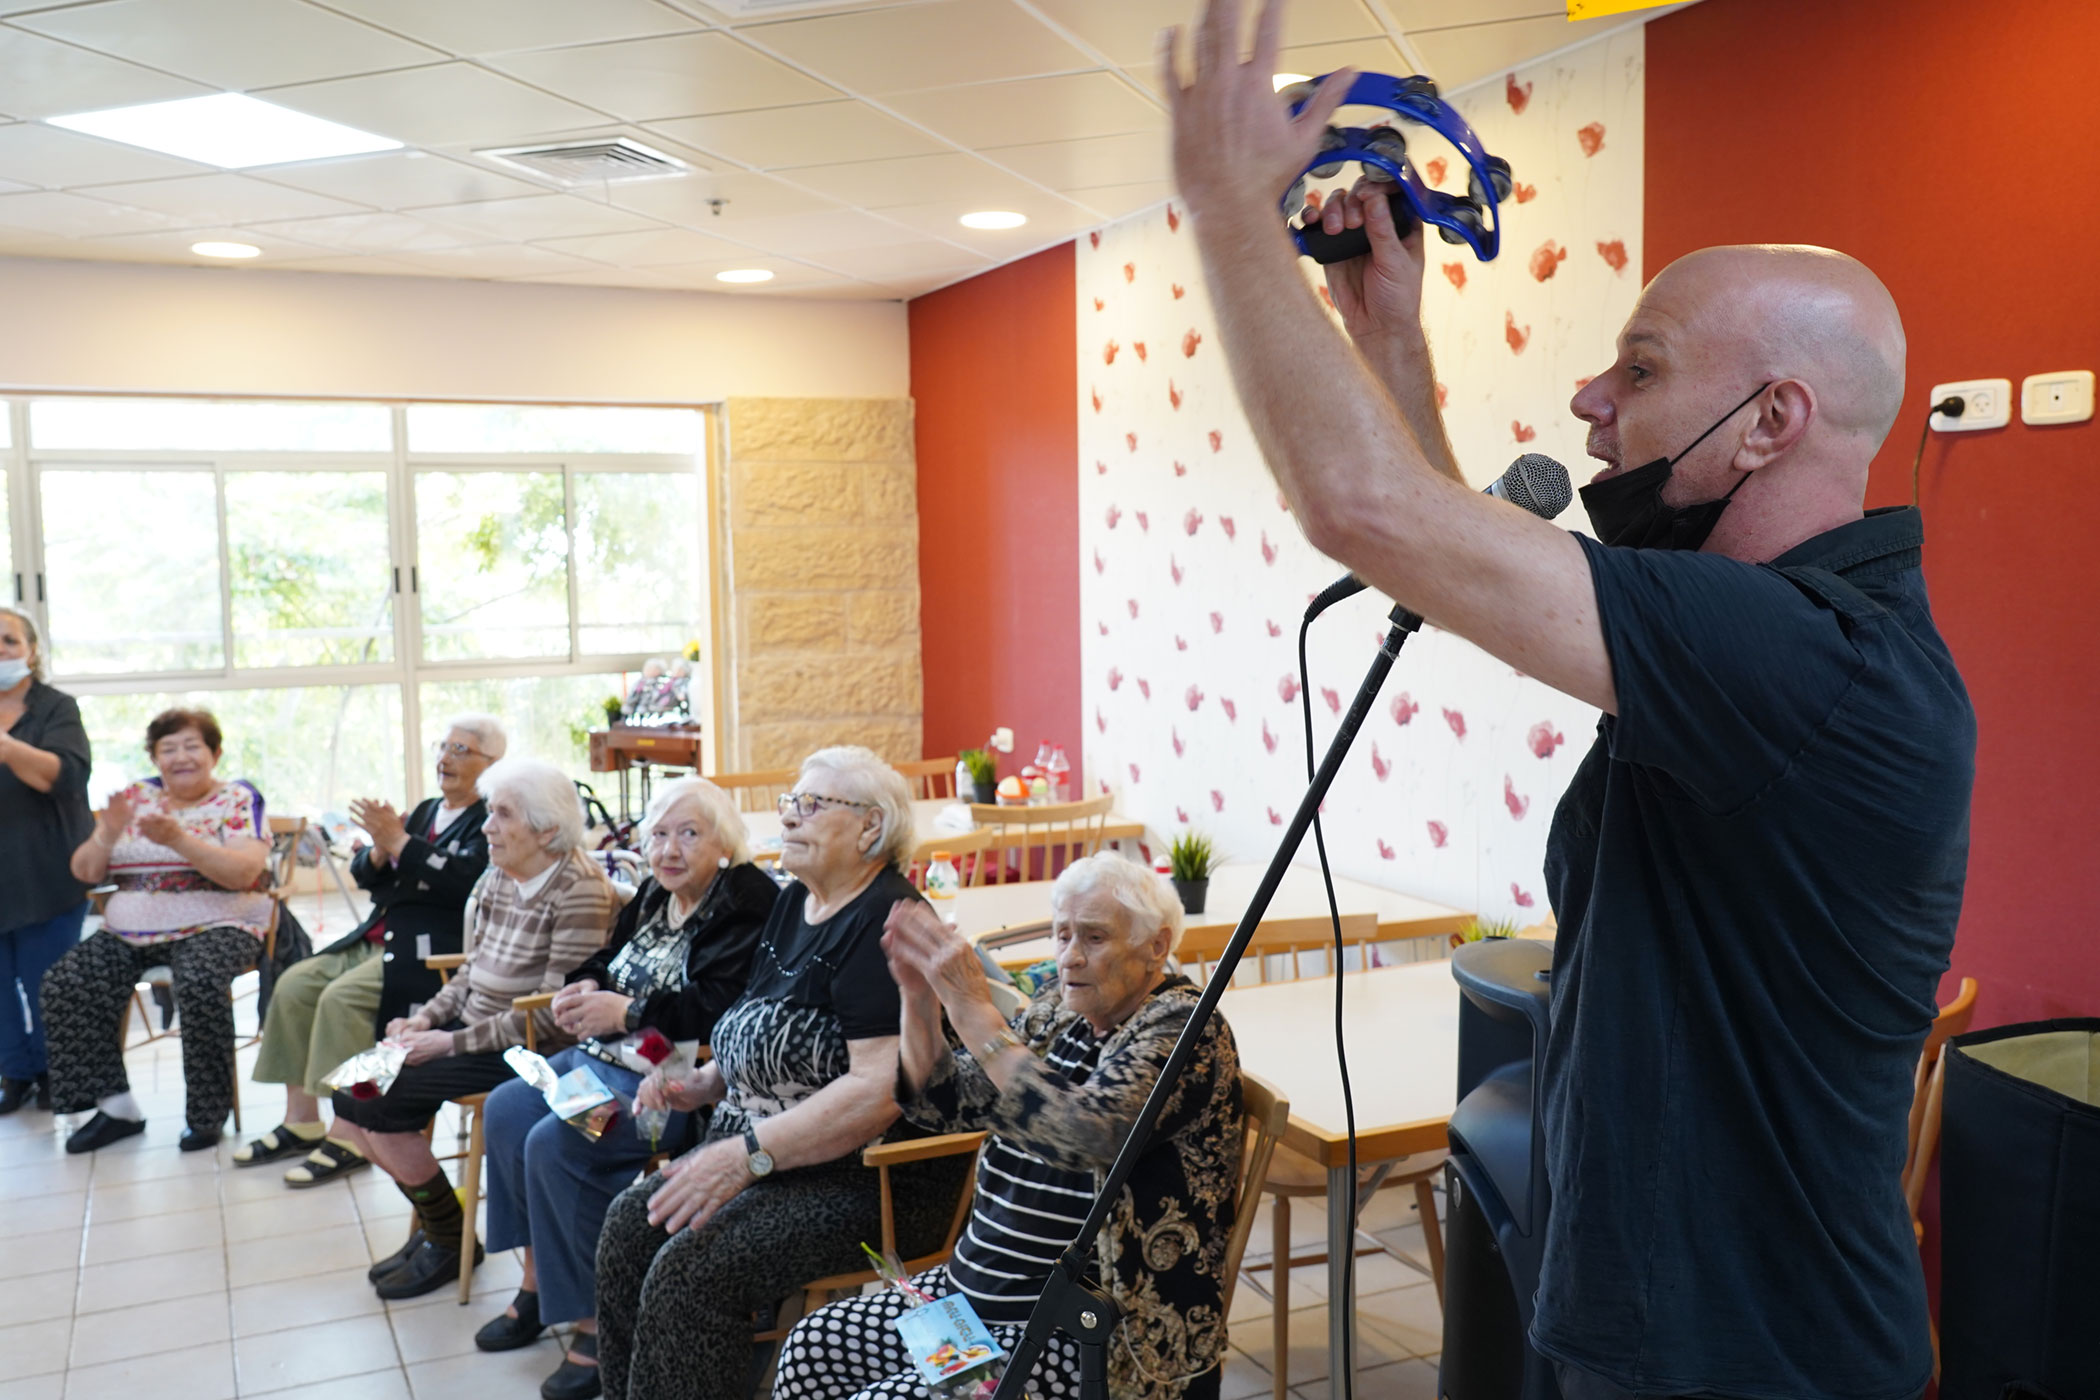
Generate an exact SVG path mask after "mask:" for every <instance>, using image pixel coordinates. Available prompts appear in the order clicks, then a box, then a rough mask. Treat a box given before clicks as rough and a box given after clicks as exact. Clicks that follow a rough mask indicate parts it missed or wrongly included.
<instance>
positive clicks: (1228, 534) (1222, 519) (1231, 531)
mask: <svg viewBox="0 0 2100 1400" xmlns="http://www.w3.org/2000/svg"><path fill="white" fill-rule="evenodd" d="M1218 528H1219V529H1220V530H1223V531H1224V532H1225V538H1226V539H1228V540H1230V539H1237V538H1238V537H1239V536H1238V530H1239V527H1238V526H1236V525H1234V524H1233V523H1232V517H1231V516H1229V515H1221V516H1219V517H1218Z"/></svg>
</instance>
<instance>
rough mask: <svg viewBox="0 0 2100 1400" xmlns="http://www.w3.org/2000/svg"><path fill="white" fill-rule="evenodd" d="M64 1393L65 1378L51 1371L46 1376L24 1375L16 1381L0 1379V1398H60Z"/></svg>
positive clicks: (45, 1399) (0, 1399) (53, 1399)
mask: <svg viewBox="0 0 2100 1400" xmlns="http://www.w3.org/2000/svg"><path fill="white" fill-rule="evenodd" d="M65 1393H66V1378H65V1376H64V1375H63V1374H61V1373H58V1372H53V1373H52V1374H51V1375H48V1376H25V1377H23V1378H22V1379H21V1380H18V1381H0V1400H62V1397H63V1396H64V1395H65Z"/></svg>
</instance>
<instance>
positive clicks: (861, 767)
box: [796, 744, 919, 870]
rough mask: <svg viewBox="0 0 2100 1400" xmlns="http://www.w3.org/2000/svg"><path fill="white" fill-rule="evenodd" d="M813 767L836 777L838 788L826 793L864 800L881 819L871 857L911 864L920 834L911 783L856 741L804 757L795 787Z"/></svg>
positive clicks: (896, 863) (894, 863)
mask: <svg viewBox="0 0 2100 1400" xmlns="http://www.w3.org/2000/svg"><path fill="white" fill-rule="evenodd" d="M812 768H822V769H823V770H824V771H825V772H827V773H830V774H831V775H832V776H834V777H836V778H837V779H838V785H839V791H838V792H836V793H827V794H825V795H826V796H830V797H843V798H845V799H847V800H848V801H852V802H865V803H867V804H868V805H869V806H870V807H873V808H874V809H875V811H876V813H877V814H878V815H879V816H880V817H881V818H882V827H881V829H880V830H878V831H877V832H876V833H875V846H874V848H873V849H872V850H871V851H869V852H868V854H869V856H870V858H871V859H879V860H882V861H884V862H886V863H887V864H890V865H894V866H896V867H897V868H898V869H900V870H901V869H903V868H904V867H905V866H906V865H908V864H910V863H911V858H912V853H913V852H914V851H916V850H917V849H918V846H919V835H918V829H917V826H916V825H915V824H914V823H913V821H912V817H911V786H910V784H908V783H906V782H905V781H904V775H903V774H902V773H899V772H898V771H897V770H896V769H894V768H892V767H890V765H889V764H887V763H885V762H884V761H883V760H882V758H881V757H880V756H879V755H877V754H876V752H875V751H874V750H873V749H864V748H862V747H861V746H860V745H858V744H834V745H833V746H832V747H830V748H828V749H818V750H817V751H816V752H815V753H813V754H811V755H810V756H809V757H808V758H805V759H803V760H802V767H801V769H800V771H799V772H798V773H797V775H796V784H797V785H798V786H799V785H800V783H801V780H802V778H803V777H805V776H807V775H808V773H809V770H810V769H812Z"/></svg>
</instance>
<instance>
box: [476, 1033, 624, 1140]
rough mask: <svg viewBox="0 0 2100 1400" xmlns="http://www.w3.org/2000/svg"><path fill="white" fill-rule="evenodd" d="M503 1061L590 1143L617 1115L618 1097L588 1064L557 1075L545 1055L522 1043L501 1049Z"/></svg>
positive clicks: (616, 1118)
mask: <svg viewBox="0 0 2100 1400" xmlns="http://www.w3.org/2000/svg"><path fill="white" fill-rule="evenodd" d="M503 1062H504V1063H505V1064H507V1065H509V1066H510V1067H511V1069H512V1070H513V1071H514V1072H515V1073H516V1074H517V1076H518V1078H520V1079H522V1080H524V1081H525V1082H526V1083H527V1084H530V1085H531V1086H532V1087H533V1088H535V1089H537V1090H539V1091H540V1096H541V1097H542V1098H544V1099H546V1100H547V1108H548V1110H549V1111H550V1112H552V1113H553V1114H554V1116H555V1117H557V1118H559V1119H561V1121H562V1122H564V1123H567V1124H568V1125H569V1126H570V1127H572V1128H574V1129H575V1130H576V1131H577V1132H579V1133H582V1134H583V1135H584V1136H585V1137H587V1138H589V1139H590V1140H591V1141H592V1142H596V1141H597V1140H598V1139H599V1138H602V1137H604V1136H605V1131H606V1129H608V1128H610V1127H611V1126H612V1125H613V1123H614V1122H615V1121H617V1120H618V1118H619V1116H620V1108H621V1102H620V1098H619V1096H618V1095H617V1094H615V1093H613V1091H612V1090H610V1089H608V1088H606V1087H605V1081H604V1080H602V1079H600V1078H599V1077H598V1076H597V1075H596V1074H595V1073H593V1072H592V1070H591V1067H590V1066H589V1065H578V1066H576V1068H574V1069H572V1070H570V1071H569V1072H568V1073H567V1074H559V1075H558V1074H556V1073H555V1072H554V1066H553V1065H550V1064H548V1063H547V1060H546V1057H545V1056H543V1055H538V1054H535V1053H534V1052H532V1051H530V1050H527V1049H526V1048H525V1047H524V1046H522V1045H513V1046H511V1047H510V1049H508V1050H506V1051H504V1052H503Z"/></svg>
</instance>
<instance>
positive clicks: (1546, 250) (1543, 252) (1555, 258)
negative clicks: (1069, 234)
mask: <svg viewBox="0 0 2100 1400" xmlns="http://www.w3.org/2000/svg"><path fill="white" fill-rule="evenodd" d="M1567 260H1568V250H1567V249H1565V248H1563V247H1561V246H1560V245H1559V244H1558V243H1555V242H1554V241H1553V240H1552V239H1550V238H1549V239H1547V240H1546V241H1545V242H1544V243H1541V244H1539V246H1538V247H1537V248H1535V249H1533V250H1532V254H1531V275H1532V277H1533V278H1535V279H1536V280H1538V281H1540V282H1545V281H1549V280H1551V278H1552V276H1553V274H1554V273H1556V272H1558V271H1560V265H1561V264H1562V263H1564V262H1566V261H1567ZM1138 358H1139V359H1141V360H1142V359H1144V358H1145V351H1144V347H1142V346H1140V347H1138Z"/></svg>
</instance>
